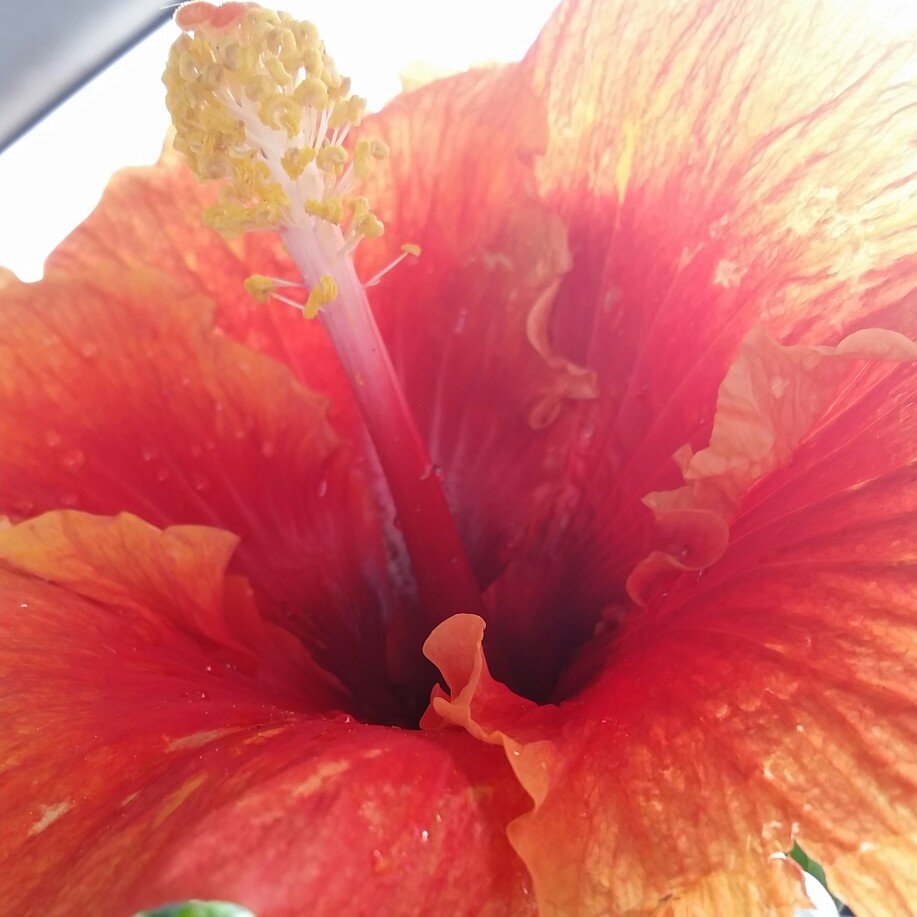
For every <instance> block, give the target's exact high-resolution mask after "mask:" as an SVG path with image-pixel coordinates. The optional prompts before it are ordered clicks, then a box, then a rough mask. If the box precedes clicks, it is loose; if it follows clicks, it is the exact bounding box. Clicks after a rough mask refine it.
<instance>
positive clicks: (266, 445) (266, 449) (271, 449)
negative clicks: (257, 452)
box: [261, 439, 277, 458]
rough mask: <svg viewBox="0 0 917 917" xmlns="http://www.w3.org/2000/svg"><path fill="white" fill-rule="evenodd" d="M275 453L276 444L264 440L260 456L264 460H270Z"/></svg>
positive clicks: (269, 440)
mask: <svg viewBox="0 0 917 917" xmlns="http://www.w3.org/2000/svg"><path fill="white" fill-rule="evenodd" d="M276 451H277V445H276V443H275V442H274V441H273V440H271V439H266V440H264V441H263V442H262V443H261V454H262V455H263V456H264V457H265V458H270V457H271V456H272V455H273V454H274V453H275V452H276Z"/></svg>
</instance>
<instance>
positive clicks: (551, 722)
mask: <svg viewBox="0 0 917 917" xmlns="http://www.w3.org/2000/svg"><path fill="white" fill-rule="evenodd" d="M870 351H871V352H872V354H873V355H874V356H875V355H878V356H879V357H880V358H887V359H900V358H902V357H907V356H909V355H911V354H913V346H912V345H910V344H908V343H907V342H906V341H903V340H902V339H901V338H900V336H896V335H892V334H890V333H876V332H861V333H858V334H855V335H853V336H851V337H850V338H848V339H847V340H845V341H843V342H841V344H840V345H839V346H838V347H837V348H836V349H833V348H807V347H802V346H797V347H791V348H780V347H778V346H777V345H775V344H773V342H770V341H769V340H768V339H766V338H764V337H763V336H760V335H759V336H757V338H756V339H752V340H751V341H750V342H749V343H748V344H747V346H746V348H745V351H744V353H743V356H742V357H741V358H740V360H739V361H738V362H737V364H736V368H735V369H734V370H733V371H731V372H730V375H729V377H727V382H726V383H724V386H723V392H724V401H723V402H721V405H722V407H723V413H722V415H718V418H717V422H716V423H715V425H714V436H713V440H714V442H713V443H712V445H711V447H710V449H708V450H704V451H702V452H700V453H698V455H697V456H695V457H694V459H695V460H694V461H693V462H691V463H687V468H688V469H689V473H691V471H692V470H693V471H694V472H699V471H700V470H701V469H706V471H707V476H706V477H702V476H700V474H697V475H696V476H693V477H692V479H691V483H690V484H689V485H688V486H687V487H686V488H685V489H684V490H683V491H678V492H675V495H674V496H673V495H664V498H665V499H663V498H662V497H659V496H658V495H657V497H656V499H657V500H662V502H663V503H664V502H665V501H666V499H669V500H673V501H674V502H676V503H677V502H678V501H679V500H681V499H686V500H687V502H688V503H689V506H690V507H695V506H697V505H700V506H701V507H702V508H703V511H705V512H712V511H713V510H712V509H711V507H713V508H715V511H716V512H717V513H718V514H719V515H718V518H720V519H723V518H725V517H727V516H728V517H731V516H732V515H733V514H737V515H736V516H735V518H734V519H733V520H732V528H731V539H730V543H729V545H728V547H727V548H726V551H725V553H724V554H723V556H722V557H721V559H720V560H719V561H718V562H717V563H716V564H714V565H713V566H712V567H711V568H710V569H708V570H706V571H705V572H704V573H703V576H701V575H700V574H699V573H681V574H680V575H678V576H675V577H673V578H671V579H670V580H669V581H668V582H667V584H666V587H665V591H664V592H661V593H660V592H658V590H657V591H651V592H650V594H649V600H648V602H647V605H646V607H644V608H642V609H637V610H635V611H633V612H632V613H631V615H630V616H629V617H627V618H625V619H624V620H623V622H621V623H620V626H619V627H618V629H617V630H615V631H612V634H611V637H613V638H609V639H606V640H605V641H604V648H602V649H599V647H598V646H596V648H595V652H596V653H597V654H600V655H601V659H600V664H598V665H596V667H595V671H598V673H599V674H598V676H597V677H596V678H595V680H594V681H593V682H592V683H591V684H589V685H588V686H587V687H586V688H585V689H583V690H582V691H580V692H579V693H578V694H576V695H575V696H574V697H573V698H572V699H571V700H568V701H566V702H565V703H563V704H562V705H561V706H560V707H559V708H537V709H535V710H532V709H531V707H530V706H527V705H524V704H523V703H522V702H520V701H519V700H518V699H517V698H514V697H513V696H512V695H511V694H510V693H509V692H507V691H506V689H505V688H503V687H502V686H501V685H499V684H494V683H493V682H492V680H491V679H490V677H489V675H488V674H487V669H486V665H484V663H483V657H482V655H481V644H480V640H481V628H480V627H478V628H477V629H474V628H471V627H469V626H468V625H467V622H463V621H453V620H450V621H448V622H446V623H445V624H443V625H442V626H441V628H440V629H439V631H437V632H436V633H435V634H434V636H435V637H436V640H435V641H434V640H433V638H431V641H430V644H429V645H432V646H435V647H437V649H436V651H435V652H434V653H431V656H432V657H433V658H434V661H436V662H437V663H438V664H440V665H441V666H442V667H443V672H444V674H445V676H446V678H447V681H448V683H449V685H450V688H451V697H450V698H448V699H444V698H443V697H441V696H439V695H434V700H433V705H432V712H431V713H428V715H427V717H426V720H425V722H426V724H427V725H428V726H429V725H434V724H435V723H436V722H437V720H436V718H435V717H434V714H435V716H436V717H438V718H440V720H445V721H446V722H450V723H454V724H457V725H461V726H463V727H464V728H465V729H466V730H468V731H469V732H470V733H471V734H472V735H475V736H477V737H479V738H483V739H484V740H486V741H489V742H494V741H497V742H499V743H500V744H502V746H503V747H504V749H505V750H506V752H507V756H508V760H509V761H510V763H511V765H512V766H513V767H514V770H515V772H516V774H517V777H518V778H519V780H520V783H521V784H522V786H523V787H525V788H526V790H527V791H528V792H529V794H530V795H531V796H532V799H533V801H534V803H535V805H534V807H533V809H532V811H531V813H530V814H528V815H525V816H522V817H520V818H519V819H518V820H517V821H516V822H514V823H513V824H512V825H511V826H510V828H509V836H510V839H511V841H512V843H513V845H514V847H515V848H516V850H517V851H518V852H519V853H520V855H521V856H522V858H523V860H524V861H525V862H526V865H527V866H528V867H529V869H530V871H531V873H532V876H533V880H534V883H535V889H536V894H537V896H538V900H539V904H540V906H541V907H542V910H543V912H544V913H548V914H551V913H557V914H566V913H579V912H581V913H596V912H607V913H635V914H644V913H645V914H650V913H658V912H660V910H661V909H662V908H663V907H666V906H668V907H671V908H674V909H676V910H678V911H679V912H681V911H684V912H685V913H729V914H731V913H764V912H766V909H767V908H768V907H770V908H774V909H776V908H777V907H778V906H780V907H784V906H785V907H787V908H789V906H790V901H791V899H792V896H793V895H794V894H795V891H794V889H795V887H796V885H795V883H794V882H793V881H792V876H790V875H785V874H781V873H774V872H773V870H774V868H775V867H774V865H773V864H771V863H770V862H769V856H770V855H771V854H773V853H775V852H778V851H781V850H786V849H789V847H790V846H791V844H792V841H793V839H794V838H798V839H799V841H800V843H801V844H802V845H803V847H804V848H805V849H806V850H807V851H808V852H809V853H810V854H811V855H813V856H814V857H815V858H816V859H817V860H819V861H820V862H822V863H824V864H825V865H826V867H827V868H828V878H829V881H830V882H831V883H832V885H833V886H834V887H835V889H836V890H837V891H838V893H839V894H841V895H842V897H844V898H846V899H847V900H849V901H850V903H851V905H852V906H853V908H854V910H855V911H856V912H857V913H864V914H873V915H888V917H892V915H895V914H898V913H901V912H903V911H906V910H907V909H908V908H909V906H910V902H911V901H912V900H913V894H914V891H915V889H914V887H913V881H912V877H913V876H914V875H917V844H915V843H914V838H915V837H917V810H915V809H914V806H913V805H912V802H911V801H912V800H913V799H914V798H915V794H917V776H915V775H917V713H915V711H917V687H915V686H917V627H915V617H914V612H915V607H917V588H915V582H917V482H915V478H914V474H913V467H912V466H913V457H914V455H915V454H917V424H915V423H914V404H915V399H917V369H915V367H914V365H913V363H911V364H907V365H895V364H894V363H890V362H884V363H883V362H880V361H877V360H875V359H874V360H872V361H866V360H864V359H862V357H864V356H865V355H867V354H868V353H869V352H870ZM775 370H778V371H779V373H780V376H781V378H782V379H784V380H785V381H786V383H787V385H786V387H785V388H783V387H776V388H772V386H771V382H772V380H773V373H774V372H775ZM742 380H744V382H745V383H746V386H747V388H746V392H745V394H746V395H748V396H749V397H747V398H746V399H745V401H744V402H742V401H741V400H740V399H739V397H738V395H739V394H740V393H741V386H740V385H739V382H740V381H742ZM778 393H779V397H778ZM783 399H785V400H783ZM740 404H743V410H742V411H741V412H739V411H738V410H737V408H738V407H739V405H740ZM730 415H731V416H730ZM738 417H742V418H743V419H745V420H747V421H748V423H747V424H746V426H745V427H744V428H742V429H741V430H738V429H737V427H736V424H735V421H736V419H737V418H738ZM730 420H731V421H732V427H730V423H729V421H730ZM764 430H767V431H768V433H767V437H766V439H768V440H769V442H768V443H767V446H768V448H767V449H761V448H759V446H760V445H761V442H762V436H761V433H762V431H764ZM740 433H743V434H744V436H742V435H739V434H740ZM737 447H740V448H741V451H739V449H738V448H737ZM789 452H792V455H791V456H790V455H789V454H788V453H789ZM752 457H753V458H754V459H755V461H757V462H758V463H759V465H760V470H764V471H767V470H769V473H768V474H766V475H765V476H764V477H762V478H761V479H760V480H756V475H757V474H758V473H760V471H759V470H753V469H751V468H750V464H751V462H750V460H751V458H752ZM714 458H717V459H719V461H718V462H716V463H714V461H713V459H714ZM740 459H742V461H740ZM744 459H748V460H749V461H748V462H747V463H746V462H745V461H744ZM776 464H782V465H783V467H780V468H776V469H775V468H774V466H775V465H776ZM724 469H725V473H723V474H722V475H720V474H719V473H718V472H722V471H723V470H724ZM752 481H755V483H754V486H752V487H751V489H750V490H748V492H747V493H742V491H744V490H745V489H746V488H748V487H749V486H751V484H752ZM739 497H741V499H739ZM478 692H480V695H481V696H480V700H478ZM494 698H496V700H494ZM514 704H515V705H516V706H515V707H514ZM514 719H515V722H514Z"/></svg>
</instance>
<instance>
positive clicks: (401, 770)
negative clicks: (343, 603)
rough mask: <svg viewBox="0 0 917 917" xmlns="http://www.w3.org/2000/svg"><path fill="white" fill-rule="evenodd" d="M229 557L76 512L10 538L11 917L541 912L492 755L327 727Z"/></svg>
mask: <svg viewBox="0 0 917 917" xmlns="http://www.w3.org/2000/svg"><path fill="white" fill-rule="evenodd" d="M235 543H236V539H235V538H233V537H232V536H230V535H228V534H227V533H225V532H221V531H218V530H215V529H207V528H202V527H191V526H185V527H176V528H171V529H167V530H165V531H160V530H158V529H154V528H153V527H151V526H149V525H147V524H146V523H144V522H142V521H140V520H139V519H137V518H136V517H132V516H127V515H122V516H119V517H117V518H110V519H102V518H98V517H91V516H88V515H85V514H83V513H78V512H63V513H54V514H48V515H45V516H41V517H38V518H37V519H34V520H31V521H29V522H25V523H21V524H20V525H19V526H16V527H13V528H11V529H8V530H6V531H5V532H3V533H0V557H2V568H0V577H2V579H3V594H4V600H5V602H6V603H8V604H7V607H6V608H5V610H4V614H3V632H4V637H3V650H2V652H3V661H2V669H0V671H2V677H3V685H4V690H3V704H4V714H3V715H4V753H5V761H4V765H3V787H4V790H3V795H4V804H3V807H4V818H3V829H2V830H3V844H2V851H3V852H2V859H3V863H2V870H3V876H4V888H5V892H4V908H5V910H7V911H8V912H9V913H15V914H22V915H31V914H34V915H38V914H41V915H55V914H60V915H64V914H68V915H69V914H75V913H79V914H90V913H104V914H110V915H113V917H119V915H129V914H131V913H133V912H134V911H136V910H138V909H140V908H147V907H151V906H154V905H157V904H162V903H164V902H167V901H174V900H178V899H183V898H191V897H197V898H219V899H229V900H235V901H237V902H239V903H242V904H244V905H246V906H248V907H249V908H251V909H252V910H253V911H255V912H256V913H258V914H261V915H265V917H272V915H289V917H295V915H300V914H303V913H314V914H336V913H348V914H361V915H370V914H379V913H385V914H395V915H398V914H413V913H417V911H418V908H419V909H420V910H423V911H426V912H440V913H456V914H478V913H493V914H502V913H507V912H513V913H515V912H519V913H528V912H529V911H530V901H531V899H530V897H529V896H527V891H526V884H525V882H526V880H525V874H524V870H523V869H522V867H521V864H520V863H519V860H518V858H517V857H516V855H515V854H514V853H513V851H512V850H511V849H510V847H509V845H508V842H507V840H506V835H505V825H506V823H507V821H509V820H510V819H511V818H512V817H514V816H515V815H517V814H518V812H519V811H521V810H522V809H524V794H523V793H522V791H521V790H520V789H519V788H518V787H517V786H516V784H515V782H514V781H513V780H512V777H511V774H510V771H509V768H508V766H507V765H506V763H505V760H504V759H503V758H502V756H501V755H500V753H499V751H498V750H497V749H493V748H491V747H489V746H486V745H483V744H481V743H477V742H473V741H472V740H471V739H470V738H468V737H466V736H463V735H461V734H455V735H445V734H440V735H427V734H419V733H416V732H414V733H411V732H403V731H400V730H397V729H392V728H382V727H372V726H364V725H361V724H359V723H355V722H354V721H353V719H352V718H351V717H349V716H345V715H343V714H338V715H335V714H334V712H333V709H334V708H333V693H332V692H330V691H329V690H328V689H327V688H326V687H323V686H322V685H321V683H320V682H319V681H317V680H316V679H315V678H312V680H311V681H310V674H309V673H310V669H309V666H308V660H307V659H306V660H303V658H302V657H303V656H304V652H303V650H302V647H301V646H300V645H299V644H298V643H297V641H295V640H293V639H292V638H291V637H290V636H289V634H288V633H287V632H285V631H283V630H282V629H281V628H278V627H276V626H274V625H271V624H269V623H267V622H265V621H264V620H263V619H262V618H261V617H260V616H259V614H258V612H257V610H256V609H255V606H254V604H253V602H252V597H251V593H250V590H247V588H246V584H245V582H244V581H243V580H240V578H239V577H236V576H233V575H231V574H229V575H228V574H227V566H228V562H229V557H230V554H231V552H232V550H233V548H234V546H235ZM317 708H319V709H323V711H324V715H323V716H317V715H316V714H315V711H316V709H317Z"/></svg>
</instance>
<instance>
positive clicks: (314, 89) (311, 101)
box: [293, 76, 328, 109]
mask: <svg viewBox="0 0 917 917" xmlns="http://www.w3.org/2000/svg"><path fill="white" fill-rule="evenodd" d="M293 98H294V99H296V101H297V102H299V104H300V105H309V106H311V107H312V108H318V109H325V108H326V107H327V106H328V87H327V86H326V85H325V84H324V83H323V82H322V81H321V80H320V79H319V78H318V77H317V76H307V77H306V78H305V79H304V80H303V81H302V82H301V83H300V84H299V85H298V86H297V87H296V88H295V89H294V90H293Z"/></svg>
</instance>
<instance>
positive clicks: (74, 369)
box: [0, 265, 388, 716]
mask: <svg viewBox="0 0 917 917" xmlns="http://www.w3.org/2000/svg"><path fill="white" fill-rule="evenodd" d="M4 313H5V318H4V334H3V337H4V341H3V345H2V349H0V361H2V368H0V373H2V377H3V379H4V385H3V389H2V402H3V406H2V411H0V415H2V420H0V424H2V430H0V436H2V440H3V442H4V443H5V448H4V454H3V458H2V460H0V461H2V474H0V506H2V511H4V512H6V513H11V514H13V515H14V516H24V515H33V514H36V513H41V512H44V511H47V510H51V509H56V508H59V507H61V506H79V507H80V508H81V509H84V510H88V511H90V512H94V513H100V514H106V515H108V514H115V513H118V512H122V511H128V512H133V513H135V514H137V515H139V516H141V517H142V518H144V519H146V520H147V521H148V522H150V523H152V524H154V525H158V526H166V525H171V524H176V523H198V524H207V525H215V526H219V527H220V528H224V529H227V530H229V531H232V532H234V533H235V534H237V535H238V536H240V537H241V539H242V544H241V547H240V550H239V552H238V555H237V556H236V558H235V559H234V561H233V567H234V568H235V569H237V570H239V571H241V572H243V573H245V575H246V576H248V577H249V578H250V580H251V582H252V584H253V585H254V586H255V588H256V590H257V591H258V594H259V597H260V600H261V601H262V604H264V605H265V606H266V607H267V606H269V607H270V608H271V612H270V613H271V615H272V617H273V618H274V620H276V621H277V622H279V623H281V624H283V625H284V626H285V627H288V628H289V629H290V630H291V631H293V632H294V633H295V634H297V635H298V636H299V637H301V638H302V639H304V640H305V641H306V642H307V644H308V645H310V646H311V647H313V648H315V651H316V652H317V654H318V658H319V659H320V660H321V661H322V663H323V664H325V665H327V666H331V667H333V668H334V669H335V671H337V673H338V674H339V675H340V676H341V677H342V678H344V679H345V680H347V681H348V683H349V684H350V686H352V688H353V689H354V691H355V693H356V694H357V695H360V696H362V697H363V698H364V699H369V698H372V697H377V698H380V699H381V698H383V697H384V696H385V692H386V690H387V689H386V688H385V687H384V685H385V681H386V677H387V676H386V666H385V659H384V645H385V639H384V632H383V626H382V620H381V611H380V601H381V600H380V598H379V592H380V588H379V586H378V585H377V581H378V580H379V579H380V578H381V575H382V574H381V570H382V565H383V558H382V554H381V546H380V542H379V540H378V535H377V534H376V525H377V523H376V521H375V519H374V518H373V515H372V511H371V509H370V506H369V503H368V501H367V500H366V496H365V493H364V492H363V489H362V487H361V485H360V483H359V479H358V478H357V477H356V476H355V475H354V473H353V459H352V457H351V456H349V455H348V454H347V451H346V450H343V449H341V448H340V447H339V445H338V443H337V440H336V438H335V437H334V435H333V434H332V433H331V432H330V430H329V428H328V425H327V422H326V417H325V411H326V402H325V401H324V400H323V399H321V398H318V397H317V396H315V395H313V394H311V393H309V392H307V391H306V390H304V389H303V388H302V387H301V386H300V385H299V384H298V383H297V382H296V381H295V380H294V379H293V378H292V377H291V376H290V374H289V372H288V371H287V370H286V369H285V368H284V367H282V366H279V365H278V364H276V363H274V362H273V361H271V360H268V359H265V358H264V357H262V356H260V355H259V354H257V353H255V352H253V351H252V350H250V349H249V348H247V347H244V346H242V345H239V344H237V343H235V342H234V341H232V340H231V339H229V338H227V337H226V336H220V335H218V334H216V333H215V332H214V330H213V328H212V324H211V315H212V305H211V304H210V302H209V301H208V300H206V299H204V298H202V297H201V296H199V295H196V294H195V295H193V296H190V295H188V294H187V293H185V292H183V291H182V289H181V288H176V287H174V286H173V285H171V284H170V283H169V282H168V280H167V278H165V277H163V276H161V275H150V274H149V273H143V274H141V273H140V272H138V271H135V270H124V269H122V270H119V271H117V272H116V273H114V274H113V273H112V271H111V270H110V269H108V268H106V267H103V266H101V265H100V266H99V267H98V269H97V270H96V271H95V272H94V273H93V275H92V276H88V275H81V276H65V275H62V274H61V273H56V274H55V275H54V277H53V278H48V279H46V280H44V281H42V282H41V283H39V284H34V285H22V284H19V283H18V282H16V281H12V282H11V283H10V284H9V285H8V286H7V287H6V288H5V290H4ZM368 715H372V716H377V715H380V714H378V713H369V714H368ZM387 715H388V714H387Z"/></svg>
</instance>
